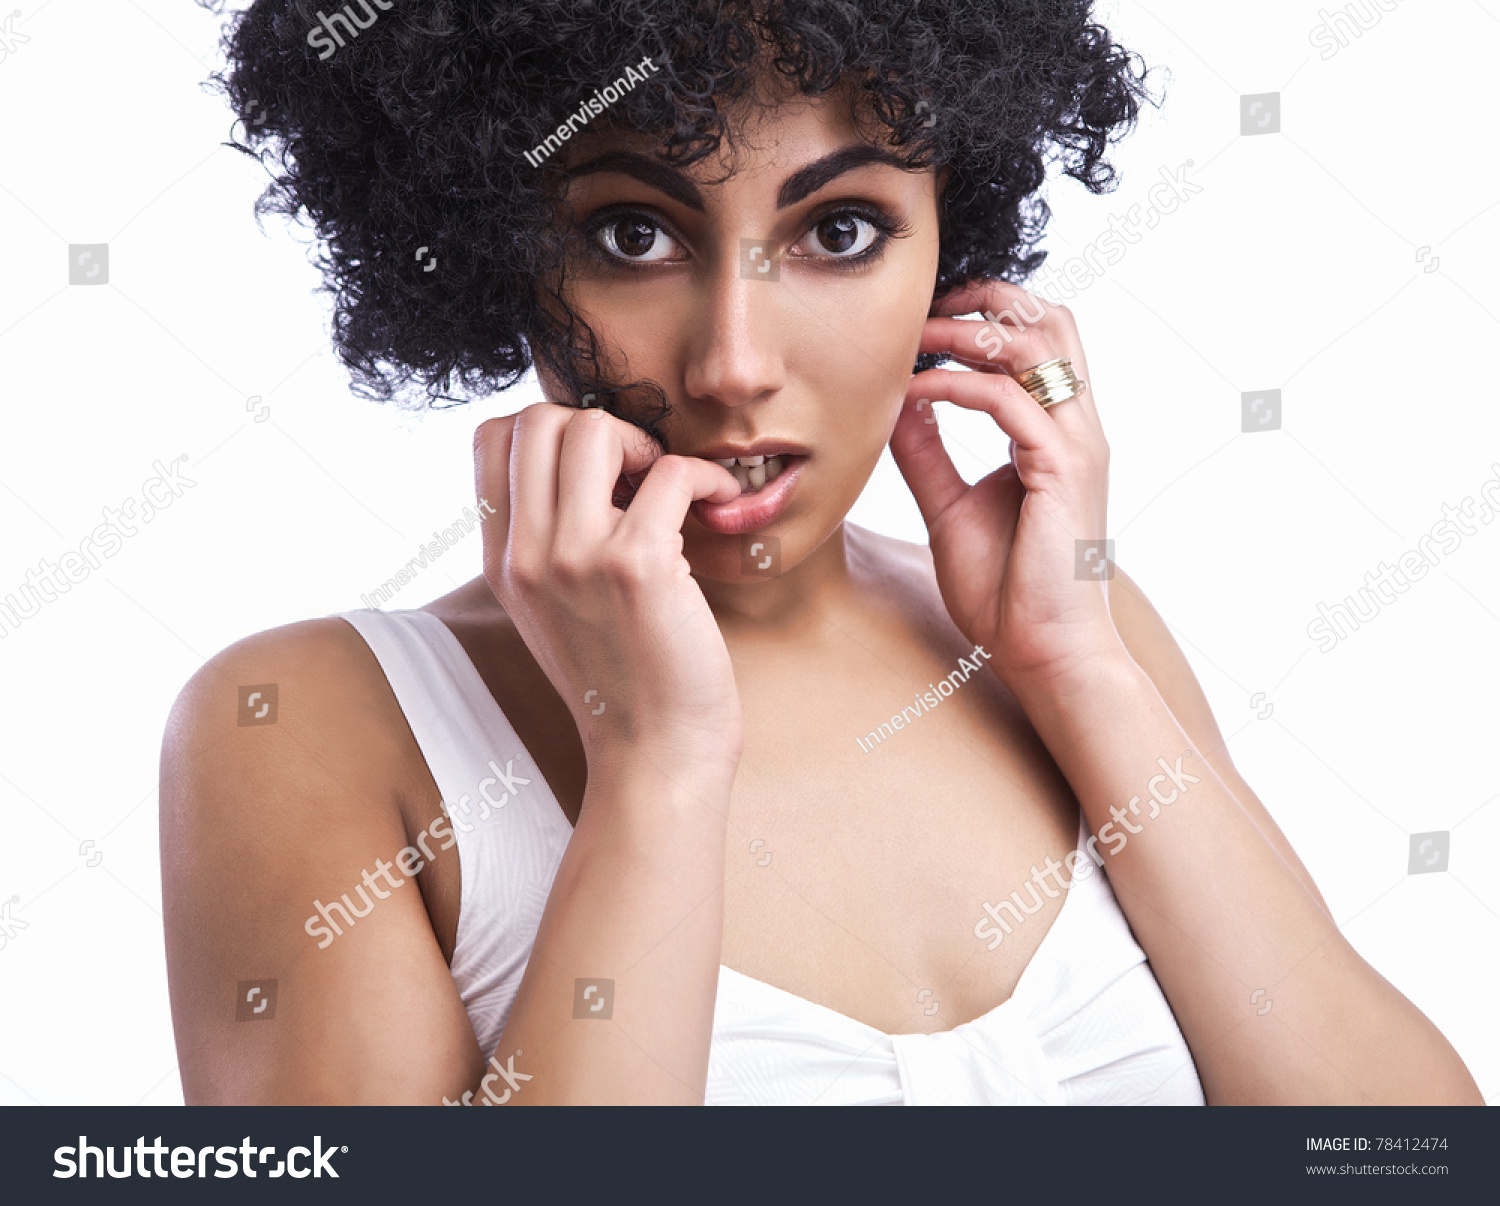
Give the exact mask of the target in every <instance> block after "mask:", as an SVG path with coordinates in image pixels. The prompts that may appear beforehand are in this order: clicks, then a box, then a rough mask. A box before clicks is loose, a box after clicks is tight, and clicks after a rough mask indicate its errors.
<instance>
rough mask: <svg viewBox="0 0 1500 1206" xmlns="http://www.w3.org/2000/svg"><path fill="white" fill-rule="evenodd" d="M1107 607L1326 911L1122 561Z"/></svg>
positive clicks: (1200, 744) (1197, 741)
mask: <svg viewBox="0 0 1500 1206" xmlns="http://www.w3.org/2000/svg"><path fill="white" fill-rule="evenodd" d="M1109 609H1110V614H1111V616H1112V617H1113V619H1114V622H1115V630H1116V631H1117V632H1118V633H1119V634H1120V639H1121V640H1122V641H1124V642H1125V647H1126V649H1128V650H1129V651H1130V656H1131V657H1132V658H1134V659H1135V661H1136V664H1137V665H1139V666H1140V667H1141V669H1142V670H1144V671H1145V672H1146V674H1147V675H1148V676H1149V677H1150V679H1151V681H1152V682H1153V683H1154V684H1155V685H1156V689H1157V691H1158V692H1160V693H1161V697H1162V699H1163V700H1164V701H1166V705H1167V707H1168V708H1170V709H1171V710H1172V715H1173V716H1175V717H1176V718H1177V722H1178V723H1179V724H1180V725H1182V727H1183V730H1184V731H1185V732H1186V733H1187V735H1188V737H1189V738H1190V739H1191V740H1192V743H1193V746H1194V747H1195V748H1196V749H1197V750H1198V752H1199V753H1201V754H1202V755H1203V757H1204V758H1205V759H1207V760H1208V762H1209V764H1210V765H1211V766H1212V767H1213V769H1214V772H1215V773H1216V774H1217V775H1218V776H1219V778H1220V779H1221V780H1222V781H1223V783H1224V786H1225V787H1227V788H1228V789H1229V791H1230V793H1231V794H1232V795H1233V796H1234V798H1235V799H1236V800H1238V801H1239V803H1240V806H1241V807H1242V808H1243V809H1244V810H1245V812H1246V813H1248V814H1249V816H1250V819H1251V820H1252V821H1254V822H1255V824H1256V827H1257V828H1259V829H1260V831H1261V833H1263V834H1264V835H1265V837H1266V839H1267V840H1268V841H1269V842H1270V843H1271V845H1272V846H1273V847H1275V849H1276V851H1277V853H1278V854H1280V855H1281V857H1282V858H1283V859H1284V860H1285V861H1286V863H1287V865H1288V866H1289V867H1290V868H1291V869H1292V871H1293V872H1294V873H1295V874H1296V876H1297V878H1298V879H1300V880H1301V881H1302V883H1303V885H1304V886H1306V888H1307V890H1308V891H1309V892H1311V893H1312V896H1313V899H1314V900H1316V901H1317V902H1318V904H1319V905H1320V906H1322V908H1323V911H1324V912H1325V913H1326V912H1328V911H1329V910H1328V905H1327V903H1326V902H1325V901H1324V900H1323V896H1322V893H1320V892H1319V891H1318V888H1317V885H1316V884H1314V883H1313V878H1312V875H1311V874H1309V872H1308V870H1307V868H1306V867H1304V866H1303V865H1302V860H1301V859H1299V858H1298V857H1297V852H1296V851H1295V850H1293V849H1292V844H1291V843H1290V842H1289V841H1287V839H1286V835H1285V834H1283V833H1282V832H1281V830H1280V828H1278V827H1277V824H1276V822H1275V821H1273V820H1272V819H1271V814H1270V813H1269V812H1268V811H1267V810H1266V806H1265V805H1264V804H1262V803H1261V802H1260V799H1259V797H1257V796H1256V794H1255V792H1254V791H1252V790H1251V788H1250V785H1249V784H1248V783H1246V782H1245V780H1244V779H1243V778H1242V777H1241V776H1240V773H1239V771H1238V770H1237V769H1235V765H1234V762H1233V760H1232V759H1231V758H1230V757H1229V749H1228V747H1227V746H1226V744H1225V742H1224V738H1223V735H1222V734H1221V733H1220V732H1219V726H1218V723H1217V722H1216V721H1215V720H1214V714H1213V711H1212V709H1211V708H1209V706H1208V700H1207V698H1205V696H1204V694H1203V688H1202V687H1201V686H1199V685H1198V679H1197V676H1195V675H1194V674H1193V670H1192V667H1191V666H1189V665H1188V661H1187V658H1186V657H1184V656H1183V653H1182V650H1181V649H1180V648H1179V647H1178V645H1177V642H1176V641H1175V640H1173V638H1172V633H1171V631H1170V630H1169V629H1168V628H1167V625H1166V622H1165V621H1164V620H1163V619H1162V618H1161V616H1160V615H1158V614H1157V612H1156V609H1155V608H1154V607H1152V606H1151V603H1150V601H1149V600H1148V599H1147V598H1146V596H1145V595H1143V594H1142V593H1141V589H1140V587H1139V586H1137V585H1136V584H1135V582H1134V581H1133V580H1132V579H1131V578H1130V577H1129V576H1128V575H1127V574H1126V573H1125V571H1124V570H1122V569H1120V568H1119V566H1116V567H1115V574H1114V580H1113V581H1112V582H1111V583H1110V587H1109Z"/></svg>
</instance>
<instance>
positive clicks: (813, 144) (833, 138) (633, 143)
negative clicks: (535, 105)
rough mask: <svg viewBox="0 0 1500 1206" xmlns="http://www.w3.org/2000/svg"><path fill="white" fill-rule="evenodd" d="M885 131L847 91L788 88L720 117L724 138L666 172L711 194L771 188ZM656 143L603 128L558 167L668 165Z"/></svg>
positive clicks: (882, 140)
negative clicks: (619, 162)
mask: <svg viewBox="0 0 1500 1206" xmlns="http://www.w3.org/2000/svg"><path fill="white" fill-rule="evenodd" d="M888 135H889V131H888V130H887V129H886V128H885V126H883V125H882V124H880V123H879V122H876V121H874V120H872V119H871V118H869V117H868V116H867V115H864V114H862V113H860V111H859V109H858V106H857V104H856V101H855V99H854V98H853V96H852V95H851V94H850V92H849V91H848V90H847V89H841V90H838V91H835V92H832V93H828V94H825V95H822V96H815V97H814V96H805V95H802V94H800V93H797V92H794V91H790V90H787V89H782V90H778V91H775V92H772V91H769V90H767V89H762V90H761V95H759V96H758V97H757V98H756V99H754V100H747V101H744V102H742V103H741V104H739V105H737V106H735V107H734V108H732V109H731V110H729V111H728V112H727V113H726V116H725V123H724V137H723V139H722V141H721V144H720V146H719V148H718V149H717V150H716V151H715V152H714V153H713V154H711V155H708V156H706V157H705V158H703V159H701V160H699V161H698V162H696V163H694V164H692V165H690V166H687V167H676V166H672V167H671V168H670V171H672V172H674V173H676V174H678V175H680V176H685V177H687V178H688V179H689V180H691V181H692V182H693V183H694V184H695V185H696V186H697V187H698V189H699V191H700V193H702V194H705V195H711V194H713V193H716V192H720V193H721V192H724V191H731V192H742V191H760V190H767V189H769V190H771V191H772V192H774V191H775V189H776V186H777V185H778V184H779V183H780V182H781V181H782V180H784V179H785V178H786V176H788V175H789V174H790V173H792V172H794V171H796V170H797V169H798V168H800V167H802V166H804V165H805V164H808V163H811V162H814V161H816V160H819V159H822V158H824V157H826V156H828V155H831V154H833V153H835V152H838V151H844V150H847V149H849V148H851V147H859V146H873V147H878V148H881V149H887V148H888ZM661 151H662V142H661V139H660V137H659V136H657V135H653V134H643V133H635V132H630V131H623V130H618V129H612V128H610V127H609V126H608V125H603V124H601V127H600V128H599V129H593V128H591V129H589V130H587V131H584V132H582V133H581V135H580V136H579V137H576V138H574V139H573V140H572V141H571V142H570V143H569V144H568V153H567V158H566V159H565V160H564V163H565V165H566V167H567V169H568V171H569V172H573V171H576V170H577V169H579V168H584V170H588V167H589V165H591V164H592V163H593V162H594V161H595V160H598V159H600V158H601V157H603V158H605V160H606V161H609V160H611V159H614V158H615V155H616V153H620V152H624V153H627V154H630V156H631V157H632V158H637V157H639V156H645V157H647V158H649V159H652V160H655V161H657V162H659V163H660V164H662V165H663V167H666V166H667V164H666V160H665V159H663V158H662V157H661ZM872 166H873V167H874V168H876V169H878V170H887V171H899V170H900V168H899V167H898V166H896V165H895V164H887V165H881V164H879V163H873V164H872Z"/></svg>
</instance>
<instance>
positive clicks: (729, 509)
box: [693, 456, 807, 536]
mask: <svg viewBox="0 0 1500 1206" xmlns="http://www.w3.org/2000/svg"><path fill="white" fill-rule="evenodd" d="M789 460H790V463H789V464H788V465H787V467H786V468H785V469H783V470H782V471H781V472H780V473H778V474H777V475H776V480H775V481H771V482H767V483H766V484H765V485H764V486H762V487H761V488H760V489H759V490H757V491H756V492H755V493H754V494H741V495H740V496H739V497H738V498H736V499H734V500H733V501H732V502H727V503H711V502H708V501H707V500H706V499H702V498H700V499H699V500H698V501H697V502H695V503H694V504H693V515H694V516H695V517H696V518H697V520H698V522H699V523H701V524H702V525H703V526H704V527H705V528H707V529H708V530H709V531H710V532H717V533H718V534H719V535H720V536H739V535H741V534H743V533H745V532H758V531H760V529H761V528H764V527H766V526H767V525H769V524H771V523H774V522H775V521H776V519H777V518H778V517H779V516H780V515H781V513H782V511H784V510H786V505H787V503H788V501H790V499H791V497H792V491H793V490H795V489H796V488H797V479H798V478H799V477H801V476H802V466H803V465H805V464H807V458H806V457H805V456H797V457H791V458H789Z"/></svg>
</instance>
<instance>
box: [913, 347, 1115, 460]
mask: <svg viewBox="0 0 1500 1206" xmlns="http://www.w3.org/2000/svg"><path fill="white" fill-rule="evenodd" d="M919 346H920V349H921V350H922V351H924V352H942V353H943V354H945V355H947V356H949V357H950V358H952V359H954V360H956V361H958V362H959V363H960V364H964V365H967V366H969V367H971V368H974V369H976V370H978V371H980V372H989V373H997V372H999V373H1005V374H1007V375H1009V376H1012V377H1015V376H1019V375H1020V374H1021V373H1024V372H1025V371H1026V370H1028V369H1032V368H1035V367H1036V366H1037V365H1039V364H1044V363H1046V362H1047V361H1049V360H1055V359H1057V358H1058V357H1067V358H1068V359H1069V360H1071V361H1073V363H1074V364H1075V366H1076V368H1075V371H1077V368H1082V370H1083V372H1084V373H1087V371H1088V369H1087V366H1086V365H1084V363H1083V351H1082V348H1081V347H1080V346H1079V344H1078V340H1077V336H1076V333H1075V332H1073V331H1072V330H1071V324H1062V323H1056V324H1054V327H1053V329H1052V330H1044V329H1043V328H1041V327H1026V328H1020V329H1018V328H1016V327H1014V326H1012V325H1010V324H1009V323H1000V322H978V321H975V320H974V319H962V318H929V319H928V320H927V324H926V326H925V327H924V328H923V330H922V340H921V343H920V345H919ZM971 348H979V349H986V351H985V352H984V356H985V358H984V359H983V360H975V359H972V357H973V356H974V354H975V353H974V352H973V351H970V350H968V349H971ZM1079 379H1080V382H1081V383H1082V384H1083V386H1084V388H1083V389H1082V390H1081V391H1080V392H1079V393H1077V394H1074V395H1073V397H1071V398H1069V399H1068V400H1067V401H1065V402H1058V403H1055V404H1054V405H1053V406H1051V407H1050V408H1048V412H1047V413H1048V414H1049V415H1051V416H1052V418H1053V419H1054V420H1056V421H1057V422H1059V423H1061V424H1062V425H1063V427H1064V428H1065V429H1066V430H1068V431H1070V432H1072V433H1073V434H1075V435H1082V434H1084V433H1085V432H1088V431H1090V430H1092V429H1095V428H1099V415H1098V412H1097V411H1096V410H1095V409H1094V403H1093V398H1092V396H1091V395H1090V392H1089V390H1088V388H1087V382H1086V381H1084V379H1083V377H1082V376H1081V375H1080V378H1079ZM1074 403H1076V404H1077V405H1076V406H1075V405H1074ZM1101 434H1102V429H1101Z"/></svg>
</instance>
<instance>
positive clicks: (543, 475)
mask: <svg viewBox="0 0 1500 1206" xmlns="http://www.w3.org/2000/svg"><path fill="white" fill-rule="evenodd" d="M572 413H573V412H572V408H571V407H566V406H558V405H557V404H556V403H553V402H538V403H536V404H535V405H534V406H528V407H527V408H526V409H525V410H523V411H521V413H520V414H518V415H516V417H515V429H514V433H513V435H512V436H511V451H510V507H511V522H510V534H511V539H512V540H515V539H517V538H518V537H524V538H525V539H527V540H535V541H537V542H538V546H539V547H541V548H544V549H546V548H551V547H552V531H553V526H554V524H555V523H556V520H557V462H558V458H559V457H560V455H561V453H562V436H563V430H564V428H565V426H566V425H567V422H568V419H569V418H570V417H571V415H572Z"/></svg>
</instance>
